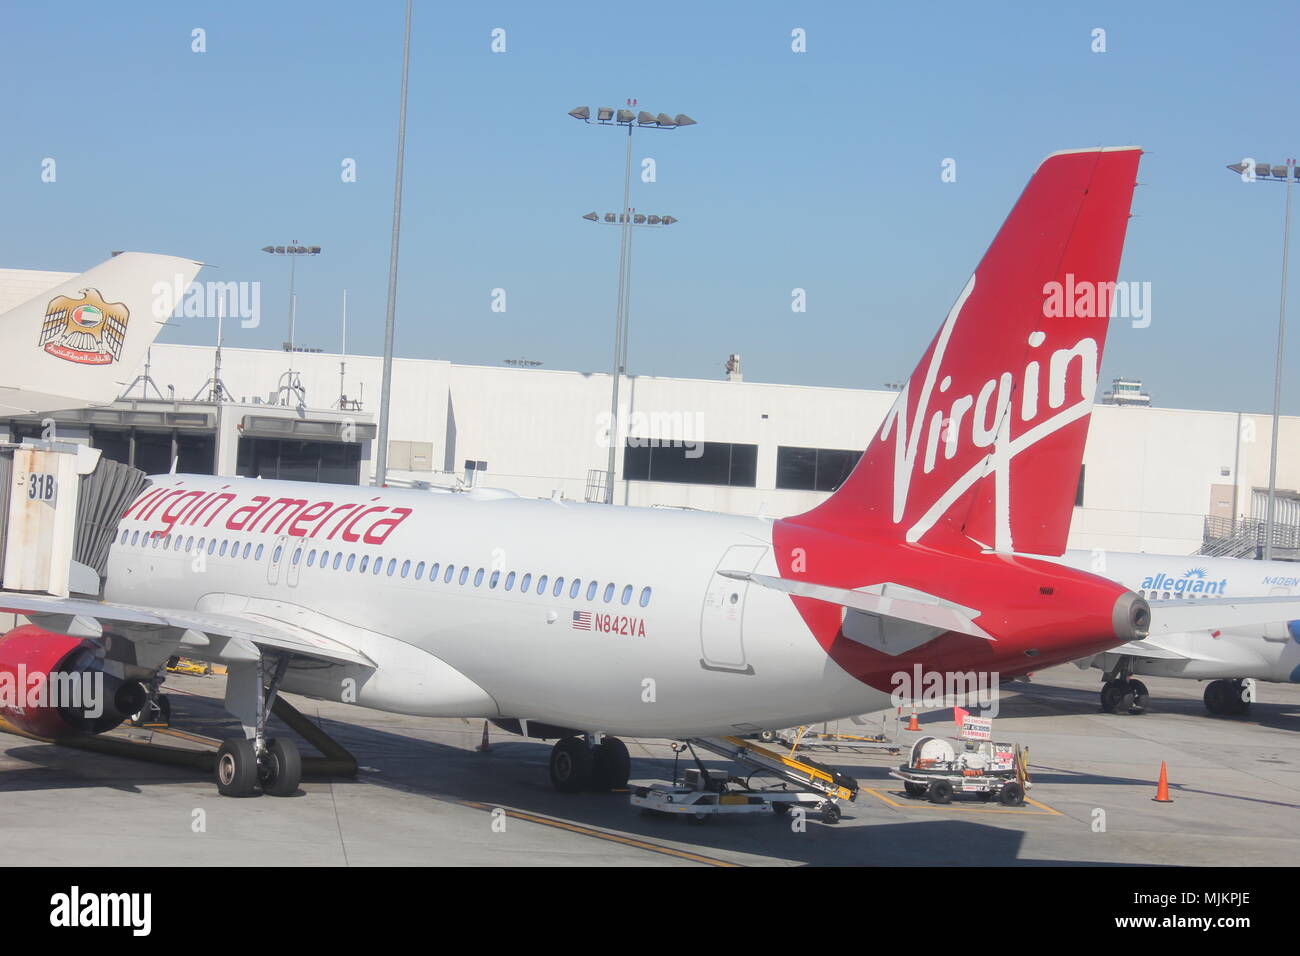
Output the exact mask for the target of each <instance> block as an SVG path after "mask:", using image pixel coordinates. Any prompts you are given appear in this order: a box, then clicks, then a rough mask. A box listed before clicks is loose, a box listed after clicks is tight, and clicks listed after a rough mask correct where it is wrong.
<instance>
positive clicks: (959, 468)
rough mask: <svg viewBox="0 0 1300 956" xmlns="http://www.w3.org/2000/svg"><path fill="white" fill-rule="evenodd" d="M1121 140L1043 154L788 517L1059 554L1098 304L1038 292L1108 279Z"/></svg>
mask: <svg viewBox="0 0 1300 956" xmlns="http://www.w3.org/2000/svg"><path fill="white" fill-rule="evenodd" d="M1140 153H1141V151H1140V150H1138V149H1136V148H1123V149H1116V150H1110V149H1091V150H1078V151H1072V152H1066V153H1056V154H1053V155H1052V156H1049V157H1048V158H1047V159H1046V160H1044V161H1043V163H1042V165H1040V166H1039V168H1038V170H1037V172H1035V173H1034V175H1033V177H1032V178H1031V179H1030V180H1029V184H1028V185H1027V186H1026V187H1025V191H1024V192H1023V193H1022V194H1021V196H1020V199H1019V200H1018V201H1017V202H1016V204H1015V206H1014V207H1013V208H1012V210H1011V213H1010V215H1008V216H1007V219H1006V221H1005V222H1004V223H1003V225H1002V228H1001V229H1000V230H999V231H998V234H997V236H996V237H994V239H993V243H992V244H991V245H990V246H989V248H988V251H987V252H986V253H985V254H984V257H983V259H981V260H980V264H979V266H978V267H977V268H976V269H975V274H974V276H972V277H971V279H970V281H969V282H967V283H966V286H965V288H964V289H962V292H961V295H960V296H958V298H957V301H956V303H955V304H954V305H953V307H952V309H951V310H950V311H949V312H948V316H947V318H946V319H945V320H944V322H943V325H942V327H941V328H940V329H939V332H938V334H937V335H936V336H935V337H934V340H933V341H932V342H931V343H930V347H929V348H928V349H927V350H926V352H925V354H924V355H923V356H922V358H921V361H920V363H919V364H918V365H917V368H916V370H915V371H914V372H913V373H912V376H911V377H910V378H909V379H908V383H907V385H906V387H905V388H904V389H903V391H902V393H901V394H900V395H899V396H898V398H897V400H896V401H895V403H894V405H893V407H892V408H891V409H890V410H889V412H888V414H887V415H886V417H885V420H884V422H883V424H882V425H881V428H880V431H879V432H878V433H877V436H876V438H875V439H874V440H873V441H872V442H871V443H870V444H869V445H868V446H867V450H866V452H865V453H864V454H863V456H862V458H861V460H860V461H859V462H858V466H857V467H856V468H855V469H854V471H853V473H852V474H851V475H850V476H849V477H848V479H847V480H846V481H845V482H844V484H843V485H842V486H841V487H840V488H839V490H838V491H836V492H835V494H834V495H832V496H831V497H830V498H829V499H827V500H826V501H825V502H823V503H822V504H821V505H819V506H818V507H817V508H814V509H813V510H812V511H810V512H808V513H807V514H804V515H800V516H798V517H797V518H792V519H790V520H791V521H792V522H794V523H797V524H804V525H811V526H815V527H820V528H824V529H826V530H829V531H834V532H836V533H837V534H842V535H849V536H865V537H872V536H874V537H885V538H889V539H893V540H903V541H906V542H911V543H920V544H926V545H934V546H939V547H945V548H956V549H961V550H966V549H970V548H985V549H987V548H995V549H997V550H999V551H1010V550H1013V549H1014V550H1017V551H1028V552H1032V553H1035V554H1048V555H1052V554H1061V553H1063V552H1064V550H1065V544H1066V538H1067V536H1068V534H1069V527H1070V517H1071V514H1072V512H1073V506H1074V500H1075V491H1076V488H1077V484H1078V480H1079V471H1080V467H1081V465H1082V462H1083V447H1084V442H1085V441H1086V439H1087V434H1088V416H1089V412H1090V411H1091V409H1092V398H1093V393H1094V392H1095V390H1096V384H1097V372H1098V368H1099V367H1100V364H1101V358H1102V349H1103V346H1104V344H1105V341H1106V330H1107V326H1108V324H1109V315H1108V314H1107V312H1108V310H1105V311H1102V312H1101V314H1096V312H1092V311H1091V310H1089V311H1090V313H1091V314H1088V315H1071V316H1061V315H1059V314H1057V313H1056V312H1054V311H1052V310H1049V309H1048V307H1047V305H1048V301H1047V297H1046V292H1047V290H1049V289H1050V288H1053V287H1054V286H1053V284H1054V283H1060V282H1062V280H1063V279H1064V278H1065V277H1067V276H1069V277H1071V279H1072V281H1073V282H1074V284H1075V286H1080V285H1087V286H1090V287H1092V288H1097V289H1103V288H1110V287H1113V285H1114V283H1115V279H1116V275H1117V273H1118V271H1119V260H1120V253H1121V251H1122V250H1123V246H1124V233H1125V230H1126V228H1127V225H1128V215H1129V206H1130V204H1131V202H1132V198H1133V187H1134V185H1135V179H1136V175H1137V163H1138V157H1139V155H1140Z"/></svg>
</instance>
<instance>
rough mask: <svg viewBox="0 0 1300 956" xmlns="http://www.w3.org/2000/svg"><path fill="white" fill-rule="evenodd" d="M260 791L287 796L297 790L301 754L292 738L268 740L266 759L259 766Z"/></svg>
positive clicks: (300, 774) (299, 777)
mask: <svg viewBox="0 0 1300 956" xmlns="http://www.w3.org/2000/svg"><path fill="white" fill-rule="evenodd" d="M258 776H259V777H260V779H261V782H262V792H263V793H269V794H270V795H271V796H273V797H289V796H292V795H293V794H295V793H297V792H298V784H299V783H301V782H302V755H301V754H300V753H299V752H298V745H297V744H295V743H294V742H293V741H292V740H279V739H275V740H269V741H267V745H266V760H265V762H264V763H263V764H262V765H261V766H260V767H259V773H258Z"/></svg>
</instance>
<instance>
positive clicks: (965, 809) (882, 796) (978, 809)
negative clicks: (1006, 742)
mask: <svg viewBox="0 0 1300 956" xmlns="http://www.w3.org/2000/svg"><path fill="white" fill-rule="evenodd" d="M862 789H863V790H865V791H866V792H867V793H869V794H871V795H872V796H873V797H876V798H877V799H879V800H881V801H883V802H884V803H886V804H888V805H889V806H891V807H895V808H897V809H899V810H908V809H925V810H957V811H958V812H960V813H1027V814H1029V815H1030V816H1034V817H1046V816H1052V817H1059V816H1060V815H1061V811H1059V810H1053V809H1052V808H1051V807H1049V806H1048V805H1047V804H1045V803H1039V802H1038V801H1037V800H1035V799H1034V798H1033V797H1025V803H1027V804H1029V805H1030V806H1033V807H1037V808H1038V809H1037V810H1025V809H1024V808H1022V807H1002V806H997V807H986V806H967V805H965V804H962V803H957V802H955V801H954V802H953V803H931V802H930V801H929V800H908V801H907V802H906V803H899V802H898V801H896V800H894V799H893V798H891V797H890V796H889V795H888V794H886V793H883V792H881V791H879V790H873V789H872V788H871V787H863V788H862Z"/></svg>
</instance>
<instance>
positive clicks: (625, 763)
mask: <svg viewBox="0 0 1300 956" xmlns="http://www.w3.org/2000/svg"><path fill="white" fill-rule="evenodd" d="M597 738H599V740H598V742H597ZM631 772H632V758H631V756H630V755H629V754H628V752H627V745H626V744H624V743H623V741H621V740H619V739H618V738H617V737H609V736H605V735H598V734H587V735H585V736H583V737H561V738H560V739H559V740H557V741H556V742H555V746H554V747H552V748H551V783H552V784H553V785H554V786H555V789H556V790H559V791H560V792H561V793H576V792H578V791H580V790H597V791H609V790H621V789H623V788H624V787H626V786H627V778H628V776H629V775H630V774H631Z"/></svg>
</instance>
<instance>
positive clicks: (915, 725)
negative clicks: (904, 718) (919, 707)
mask: <svg viewBox="0 0 1300 956" xmlns="http://www.w3.org/2000/svg"><path fill="white" fill-rule="evenodd" d="M907 729H908V730H920V729H921V722H920V721H919V720H917V719H916V711H912V719H911V720H909V721H908V722H907Z"/></svg>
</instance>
